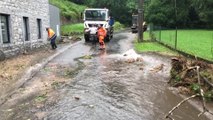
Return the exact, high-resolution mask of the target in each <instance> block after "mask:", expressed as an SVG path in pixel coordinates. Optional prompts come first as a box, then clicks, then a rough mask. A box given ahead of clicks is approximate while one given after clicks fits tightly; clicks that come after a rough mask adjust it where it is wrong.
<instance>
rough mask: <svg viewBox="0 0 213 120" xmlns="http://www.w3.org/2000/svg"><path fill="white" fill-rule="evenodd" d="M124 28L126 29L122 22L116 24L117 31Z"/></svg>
mask: <svg viewBox="0 0 213 120" xmlns="http://www.w3.org/2000/svg"><path fill="white" fill-rule="evenodd" d="M123 28H124V25H123V24H121V23H120V22H115V24H114V30H115V31H118V30H122V29H123Z"/></svg>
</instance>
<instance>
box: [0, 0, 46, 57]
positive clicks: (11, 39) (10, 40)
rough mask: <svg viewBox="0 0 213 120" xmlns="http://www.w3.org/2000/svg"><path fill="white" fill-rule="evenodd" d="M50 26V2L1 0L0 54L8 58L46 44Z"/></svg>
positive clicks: (44, 0) (39, 0)
mask: <svg viewBox="0 0 213 120" xmlns="http://www.w3.org/2000/svg"><path fill="white" fill-rule="evenodd" d="M49 26H50V16H49V1H48V0H0V52H1V53H2V51H3V53H4V55H5V56H6V57H10V56H14V55H16V54H19V53H21V52H22V51H23V50H28V49H34V48H39V47H41V46H42V45H44V44H46V43H47V42H48V41H47V32H46V29H45V28H46V27H49ZM0 55H1V54H0Z"/></svg>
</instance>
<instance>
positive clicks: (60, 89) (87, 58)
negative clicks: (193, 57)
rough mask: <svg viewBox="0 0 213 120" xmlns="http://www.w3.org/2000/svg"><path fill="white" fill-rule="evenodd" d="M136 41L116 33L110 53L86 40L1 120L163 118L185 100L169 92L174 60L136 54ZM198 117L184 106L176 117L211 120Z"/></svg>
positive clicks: (18, 97) (17, 97) (5, 109)
mask: <svg viewBox="0 0 213 120" xmlns="http://www.w3.org/2000/svg"><path fill="white" fill-rule="evenodd" d="M134 38H135V35H133V34H131V33H129V32H125V33H119V34H116V35H115V36H114V38H113V40H112V41H111V42H109V43H107V49H106V51H100V50H98V45H95V44H90V43H88V44H84V43H83V42H82V43H80V44H78V45H76V46H74V47H72V48H71V49H69V50H67V51H66V52H64V53H63V54H62V55H60V56H58V57H57V58H56V59H54V60H53V61H51V62H50V63H49V64H48V65H47V66H46V67H45V68H44V69H43V70H41V71H40V72H39V73H38V74H37V75H36V76H35V77H34V78H33V79H32V80H31V81H30V82H28V83H26V84H25V85H24V86H23V87H22V88H20V89H19V90H18V91H17V93H16V94H14V95H13V96H12V97H11V99H10V100H8V101H7V102H6V103H5V104H4V105H3V106H1V113H0V115H1V116H2V117H1V119H3V120H6V119H7V120H8V119H9V120H10V119H16V120H23V119H32V120H34V119H35V120H36V119H48V120H109V119H110V120H161V119H164V116H165V114H166V113H167V112H168V111H169V110H170V109H171V108H172V107H173V106H175V105H176V104H177V103H178V102H179V101H180V100H181V98H180V97H178V96H176V95H174V94H173V93H172V92H171V91H170V90H168V89H167V88H168V86H167V82H168V80H169V77H170V75H169V72H170V69H171V65H170V63H171V61H170V58H169V57H165V56H161V55H158V54H153V53H152V54H147V53H144V54H140V55H138V54H137V53H135V51H134V50H132V47H133V46H132V40H134ZM75 71H77V72H75ZM45 83H46V84H45ZM41 86H43V87H41ZM197 114H199V111H197V110H196V109H194V108H193V107H192V106H191V105H189V104H185V105H184V106H182V107H180V109H178V110H177V111H176V112H175V113H174V117H173V118H175V120H208V119H207V118H205V117H204V116H202V117H201V118H198V117H197Z"/></svg>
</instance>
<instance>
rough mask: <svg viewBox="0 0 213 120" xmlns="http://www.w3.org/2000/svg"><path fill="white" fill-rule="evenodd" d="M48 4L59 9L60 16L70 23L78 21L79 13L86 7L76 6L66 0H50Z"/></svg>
mask: <svg viewBox="0 0 213 120" xmlns="http://www.w3.org/2000/svg"><path fill="white" fill-rule="evenodd" d="M50 3H51V4H53V5H55V6H57V7H58V8H60V10H61V16H62V17H64V18H65V19H67V20H68V21H72V22H74V21H80V20H81V13H82V12H83V11H84V9H85V8H86V6H83V5H77V4H75V3H72V2H69V1H67V0H50Z"/></svg>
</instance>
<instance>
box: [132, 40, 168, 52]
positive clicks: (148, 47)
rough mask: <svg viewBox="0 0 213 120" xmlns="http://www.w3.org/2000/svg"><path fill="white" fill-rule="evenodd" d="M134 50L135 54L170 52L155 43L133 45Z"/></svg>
mask: <svg viewBox="0 0 213 120" xmlns="http://www.w3.org/2000/svg"><path fill="white" fill-rule="evenodd" d="M135 49H136V51H137V52H171V50H170V49H169V48H167V47H164V46H162V45H160V44H159V43H157V42H142V43H135Z"/></svg>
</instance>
